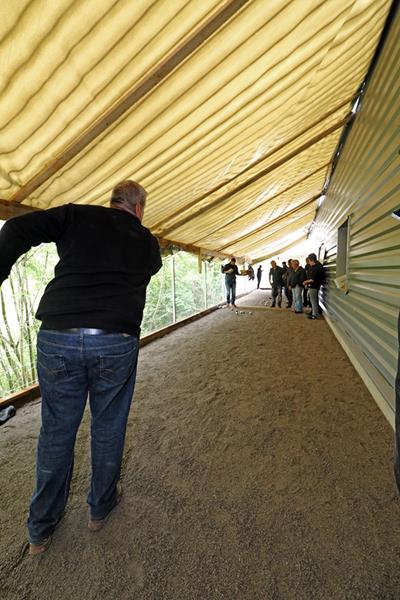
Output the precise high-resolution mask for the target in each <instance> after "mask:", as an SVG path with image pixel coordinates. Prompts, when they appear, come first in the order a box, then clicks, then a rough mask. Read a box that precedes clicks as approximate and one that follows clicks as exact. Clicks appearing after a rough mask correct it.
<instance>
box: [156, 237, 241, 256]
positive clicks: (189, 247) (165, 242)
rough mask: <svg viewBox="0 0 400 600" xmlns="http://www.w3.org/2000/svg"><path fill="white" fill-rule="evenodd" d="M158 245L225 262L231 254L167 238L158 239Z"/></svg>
mask: <svg viewBox="0 0 400 600" xmlns="http://www.w3.org/2000/svg"><path fill="white" fill-rule="evenodd" d="M157 239H158V243H159V244H160V247H161V249H162V248H165V247H168V246H175V247H176V248H179V249H180V250H183V251H184V252H191V253H192V254H196V256H198V255H199V253H202V254H205V255H209V256H214V257H215V258H221V259H222V260H225V259H226V258H230V256H231V255H230V254H225V253H224V252H218V251H217V250H210V249H208V248H203V247H200V246H195V245H193V244H184V243H183V242H176V241H175V240H170V239H165V238H157Z"/></svg>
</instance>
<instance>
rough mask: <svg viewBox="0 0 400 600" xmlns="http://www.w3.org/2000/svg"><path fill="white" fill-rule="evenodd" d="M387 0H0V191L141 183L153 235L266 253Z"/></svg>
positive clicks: (306, 217)
mask: <svg viewBox="0 0 400 600" xmlns="http://www.w3.org/2000/svg"><path fill="white" fill-rule="evenodd" d="M389 8H390V0H247V1H246V0H236V1H234V0H231V1H226V2H222V1H218V0H201V1H200V0H96V1H94V0H75V1H73V0H57V1H56V2H48V1H47V0H31V1H29V0H13V2H12V3H5V2H3V3H2V4H0V39H1V42H0V72H1V82H0V85H1V91H0V160H1V164H0V166H1V168H0V198H2V199H4V200H7V201H14V202H19V203H22V204H23V205H26V206H29V207H36V208H40V209H46V208H49V207H53V206H57V205H60V204H64V203H65V202H75V203H85V204H101V205H106V204H107V202H108V199H109V195H110V190H111V189H112V187H113V186H114V185H115V184H116V183H117V182H118V181H120V180H122V179H135V180H136V181H139V182H140V183H141V184H142V185H144V187H145V188H146V189H147V191H148V203H147V206H146V213H145V220H144V224H145V225H146V226H148V227H150V229H152V231H153V232H154V233H155V234H156V235H158V236H159V237H160V238H164V239H167V240H173V241H175V242H176V243H181V244H187V245H191V246H193V247H194V248H201V249H204V251H205V252H207V251H208V252H221V253H225V254H235V255H237V256H242V257H247V258H250V259H252V260H256V259H260V258H261V257H267V256H270V255H273V254H276V253H278V252H280V251H281V250H282V249H284V248H286V247H290V245H294V244H296V243H298V242H299V241H301V240H302V239H304V238H305V236H306V235H307V232H308V229H309V227H310V224H311V222H312V220H313V217H314V215H315V210H316V207H317V202H318V196H319V195H320V194H321V191H322V189H323V185H324V182H325V180H326V177H327V175H328V173H329V170H330V164H331V161H332V156H333V153H334V151H335V148H336V146H337V143H338V140H339V137H340V135H341V132H342V129H343V126H344V124H345V122H346V120H347V118H348V115H349V113H350V111H351V107H352V103H353V101H354V99H355V94H356V93H357V90H358V88H359V86H360V84H361V82H362V80H363V78H364V77H365V74H366V72H367V69H368V66H369V64H370V61H371V58H372V56H373V53H374V51H375V49H376V46H377V43H378V40H379V36H380V34H381V32H382V29H383V26H384V22H385V18H386V16H387V13H388V11H389Z"/></svg>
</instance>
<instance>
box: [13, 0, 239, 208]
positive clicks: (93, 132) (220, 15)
mask: <svg viewBox="0 0 400 600" xmlns="http://www.w3.org/2000/svg"><path fill="white" fill-rule="evenodd" d="M248 2H249V0H230V2H224V3H223V7H222V8H221V9H220V10H219V11H218V12H217V13H214V14H212V15H211V16H210V17H209V18H208V20H207V21H206V22H205V23H204V22H203V23H201V24H200V25H199V26H198V27H197V28H196V29H195V30H194V31H193V33H192V35H191V36H190V37H189V39H186V40H185V41H183V42H182V43H181V44H180V45H179V46H178V47H177V48H175V49H174V51H173V52H172V53H170V54H169V55H168V56H167V57H166V58H165V59H164V60H163V61H162V62H161V64H160V65H159V66H157V67H156V68H155V69H153V71H151V72H150V73H149V74H148V75H147V76H146V78H145V79H143V80H142V81H141V82H140V83H139V84H138V85H137V86H136V87H134V88H133V89H132V90H130V91H129V92H128V93H127V94H125V95H124V96H122V97H121V98H120V99H119V100H118V101H117V102H116V103H115V104H114V105H113V106H112V107H111V108H110V109H108V110H106V111H105V112H104V113H103V114H102V115H101V116H100V117H99V118H98V119H97V120H96V121H95V122H94V123H92V124H91V125H90V126H89V127H88V128H87V129H85V131H84V132H83V133H81V135H79V136H78V137H77V138H76V139H75V140H74V141H73V142H71V144H69V145H68V146H67V147H65V148H64V150H63V151H62V152H61V154H60V155H59V156H57V157H55V158H54V159H53V160H51V161H50V162H49V163H47V164H46V166H45V167H44V168H43V169H41V170H40V171H39V172H38V173H37V174H36V175H35V176H34V177H32V179H30V180H29V181H28V182H27V183H26V184H25V185H23V186H21V188H20V189H19V190H18V191H17V192H16V193H15V194H14V195H13V197H12V200H14V201H15V202H22V200H24V199H25V198H27V197H28V196H29V195H30V194H31V193H32V192H33V191H34V190H36V189H37V188H38V187H40V186H41V185H42V184H43V183H44V182H45V181H47V180H48V179H49V178H50V177H52V176H53V175H54V174H55V173H57V171H59V170H60V169H61V168H62V167H63V166H64V165H66V164H67V163H68V162H69V161H70V160H72V159H73V158H74V157H75V156H76V155H77V154H79V153H80V152H81V151H82V150H83V149H84V148H86V147H87V146H88V145H89V144H90V143H91V142H92V141H93V140H95V139H96V138H97V137H98V136H99V135H100V134H102V133H103V132H104V131H105V130H106V129H108V128H109V127H110V125H112V124H113V123H115V122H116V121H117V120H118V119H119V118H120V117H121V116H122V115H123V114H124V113H126V112H127V111H128V110H130V109H131V108H132V106H134V105H135V104H137V103H138V102H139V101H140V100H141V99H142V98H143V97H144V96H146V95H147V94H148V93H149V92H151V91H152V90H153V89H154V88H155V87H157V86H158V85H159V84H160V83H161V82H162V81H163V80H164V79H165V78H166V77H167V76H168V75H169V74H170V73H172V71H173V70H174V69H176V68H177V67H178V66H179V65H180V64H182V63H183V62H184V61H185V60H186V59H187V58H188V56H190V55H191V54H192V53H193V52H195V51H196V50H197V48H199V46H201V45H202V44H203V43H204V42H205V41H206V40H207V39H208V38H209V37H211V36H212V35H213V34H214V33H215V32H216V31H217V30H218V29H220V28H221V27H222V26H223V25H224V24H225V23H226V22H227V21H228V20H229V19H231V18H232V17H233V16H234V15H235V14H236V13H237V12H239V11H240V10H241V9H242V8H243V6H245V5H246V4H247V3H248Z"/></svg>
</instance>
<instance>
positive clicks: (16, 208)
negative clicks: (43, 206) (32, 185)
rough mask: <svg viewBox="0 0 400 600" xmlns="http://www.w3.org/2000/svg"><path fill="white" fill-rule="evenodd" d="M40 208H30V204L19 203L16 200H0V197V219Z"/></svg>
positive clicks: (17, 215) (5, 219) (4, 219)
mask: <svg viewBox="0 0 400 600" xmlns="http://www.w3.org/2000/svg"><path fill="white" fill-rule="evenodd" d="M35 210H40V209H38V208H32V206H26V205H25V204H19V203H18V202H12V201H10V200H2V199H1V198H0V220H1V221H7V219H11V218H12V217H19V215H24V214H26V213H28V212H33V211H35Z"/></svg>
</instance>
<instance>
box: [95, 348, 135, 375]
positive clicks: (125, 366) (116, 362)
mask: <svg viewBox="0 0 400 600" xmlns="http://www.w3.org/2000/svg"><path fill="white" fill-rule="evenodd" d="M136 353H137V348H136V347H135V348H132V349H131V350H129V351H128V352H125V353H124V354H113V355H105V354H102V355H100V356H99V375H100V377H101V378H102V379H106V380H107V381H109V382H111V383H115V384H121V383H124V382H125V381H126V380H127V379H128V377H129V376H130V375H131V374H132V371H133V370H134V368H135V366H136Z"/></svg>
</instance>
